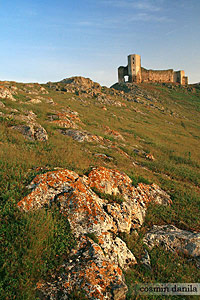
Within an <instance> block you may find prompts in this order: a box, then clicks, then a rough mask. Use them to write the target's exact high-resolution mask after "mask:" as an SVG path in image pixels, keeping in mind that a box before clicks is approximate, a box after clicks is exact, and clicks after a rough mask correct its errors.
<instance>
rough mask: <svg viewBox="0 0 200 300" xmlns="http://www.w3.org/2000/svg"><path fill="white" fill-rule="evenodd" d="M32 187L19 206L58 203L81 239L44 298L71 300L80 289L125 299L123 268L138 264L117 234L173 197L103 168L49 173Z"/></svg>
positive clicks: (95, 296)
mask: <svg viewBox="0 0 200 300" xmlns="http://www.w3.org/2000/svg"><path fill="white" fill-rule="evenodd" d="M29 189H31V193H30V194H29V195H28V196H26V197H25V198H24V199H22V200H21V201H20V202H19V203H18V206H19V207H20V208H21V209H23V210H25V211H28V210H32V209H39V208H41V207H44V206H51V204H52V203H53V202H54V203H57V205H59V207H60V212H61V213H62V214H63V215H64V216H66V218H68V220H69V223H70V226H71V230H72V232H73V233H74V236H75V237H76V239H77V248H76V249H74V250H73V251H72V254H71V256H70V258H69V260H68V261H66V263H65V264H64V266H62V267H63V268H64V272H63V275H62V278H61V279H60V280H55V279H54V280H53V279H52V281H50V282H48V283H41V284H40V285H39V286H40V292H41V293H42V294H43V296H45V297H47V296H48V297H50V299H67V295H69V294H70V292H71V291H72V290H73V289H74V288H75V287H81V288H82V289H83V290H85V292H86V294H87V297H88V299H96V300H97V299H99V300H100V299H102V300H103V299H115V300H122V299H125V295H126V291H127V287H126V284H125V281H124V277H123V274H122V269H127V268H129V266H131V265H133V264H135V263H137V262H136V259H135V257H134V255H133V253H132V252H131V251H130V250H129V249H128V248H127V246H126V243H125V242H124V241H122V240H121V239H120V238H119V237H118V236H117V235H118V233H119V232H127V233H129V232H130V230H131V229H132V228H135V227H137V226H140V225H141V224H142V222H143V220H144V217H145V212H146V208H147V205H148V203H149V202H151V201H155V202H157V203H162V204H164V205H166V204H170V203H171V200H170V198H169V196H168V195H167V194H166V193H165V192H164V191H162V190H161V189H160V188H159V187H158V186H156V185H151V186H148V185H142V184H140V185H139V186H138V187H137V188H135V187H133V186H132V181H131V179H130V178H129V177H128V176H127V175H126V174H124V173H121V172H119V171H117V170H109V169H106V168H103V167H100V168H94V169H93V170H92V171H91V172H90V173H89V175H88V176H85V175H84V176H79V175H78V174H76V173H75V172H72V171H69V170H57V171H51V172H47V173H45V174H42V175H38V176H36V177H35V179H34V180H33V181H32V182H31V184H30V185H29ZM107 195H112V197H108V196H107ZM115 197H116V198H115ZM119 198H120V201H119V202H117V200H118V199H119ZM115 199H116V201H115ZM58 295H59V296H58Z"/></svg>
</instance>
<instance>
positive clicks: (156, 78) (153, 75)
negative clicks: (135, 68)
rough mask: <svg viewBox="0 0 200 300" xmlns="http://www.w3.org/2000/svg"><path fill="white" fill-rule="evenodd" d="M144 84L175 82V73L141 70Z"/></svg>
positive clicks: (170, 71) (171, 71)
mask: <svg viewBox="0 0 200 300" xmlns="http://www.w3.org/2000/svg"><path fill="white" fill-rule="evenodd" d="M141 74H142V79H141V81H142V82H174V71H173V70H172V69H169V70H147V69H145V68H141Z"/></svg>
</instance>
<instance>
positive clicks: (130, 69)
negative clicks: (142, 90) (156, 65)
mask: <svg viewBox="0 0 200 300" xmlns="http://www.w3.org/2000/svg"><path fill="white" fill-rule="evenodd" d="M125 76H128V82H130V83H132V82H135V83H140V82H166V83H179V84H181V85H185V84H188V77H186V76H185V72H184V71H183V70H181V71H174V70H173V69H169V70H147V69H145V68H143V67H141V57H140V55H138V54H130V55H129V56H128V65H127V66H126V67H123V66H121V67H119V68H118V82H119V83H122V82H125V79H124V77H125Z"/></svg>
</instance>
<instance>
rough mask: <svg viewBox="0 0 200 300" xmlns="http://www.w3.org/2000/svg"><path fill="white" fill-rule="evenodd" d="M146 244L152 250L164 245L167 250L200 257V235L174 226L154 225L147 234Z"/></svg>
mask: <svg viewBox="0 0 200 300" xmlns="http://www.w3.org/2000/svg"><path fill="white" fill-rule="evenodd" d="M144 243H145V244H146V245H148V247H149V248H150V249H152V248H153V247H154V246H159V245H162V246H163V247H164V248H165V249H166V250H169V251H176V252H181V253H184V254H186V255H189V256H192V257H195V258H197V257H200V233H197V232H190V231H186V230H181V229H179V228H177V227H175V226H174V225H162V226H157V225H154V226H153V227H152V229H151V230H150V231H149V232H147V233H146V235H145V237H144Z"/></svg>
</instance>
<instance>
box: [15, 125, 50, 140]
mask: <svg viewBox="0 0 200 300" xmlns="http://www.w3.org/2000/svg"><path fill="white" fill-rule="evenodd" d="M12 128H13V129H16V130H17V131H19V132H20V133H22V134H23V135H24V137H25V138H26V139H28V140H31V141H41V142H44V141H47V140H48V134H47V132H46V130H45V129H44V128H43V127H42V126H41V125H40V124H37V123H30V124H27V125H16V126H13V127H12Z"/></svg>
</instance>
